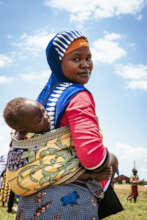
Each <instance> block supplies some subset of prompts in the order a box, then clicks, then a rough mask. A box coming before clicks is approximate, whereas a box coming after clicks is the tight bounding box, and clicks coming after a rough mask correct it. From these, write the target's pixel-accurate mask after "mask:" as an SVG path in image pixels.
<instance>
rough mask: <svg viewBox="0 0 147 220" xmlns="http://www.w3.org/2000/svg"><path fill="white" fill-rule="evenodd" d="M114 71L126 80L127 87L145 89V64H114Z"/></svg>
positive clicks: (146, 83) (146, 80) (146, 88)
mask: <svg viewBox="0 0 147 220" xmlns="http://www.w3.org/2000/svg"><path fill="white" fill-rule="evenodd" d="M115 73H116V74H118V75H120V76H121V77H122V78H124V79H126V80H127V86H126V87H127V88H130V89H143V90H147V65H142V64H138V65H132V64H129V65H122V64H119V65H116V66H115Z"/></svg>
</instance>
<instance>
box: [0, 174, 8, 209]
mask: <svg viewBox="0 0 147 220" xmlns="http://www.w3.org/2000/svg"><path fill="white" fill-rule="evenodd" d="M1 179H2V182H1V188H0V202H1V204H2V207H5V204H6V205H7V202H8V199H9V194H10V187H9V185H8V182H7V180H6V170H4V171H3V172H2V174H1Z"/></svg>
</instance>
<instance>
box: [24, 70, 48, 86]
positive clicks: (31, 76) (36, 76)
mask: <svg viewBox="0 0 147 220" xmlns="http://www.w3.org/2000/svg"><path fill="white" fill-rule="evenodd" d="M50 74H51V72H50V70H48V71H42V72H40V73H36V72H35V73H25V74H21V75H20V78H21V79H23V80H25V81H31V82H37V83H39V84H43V85H44V84H45V83H46V81H47V80H48V78H49V76H50Z"/></svg>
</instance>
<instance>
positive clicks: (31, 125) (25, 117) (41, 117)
mask: <svg viewBox="0 0 147 220" xmlns="http://www.w3.org/2000/svg"><path fill="white" fill-rule="evenodd" d="M19 118H21V120H20V123H19V126H20V128H22V129H23V130H24V131H26V132H33V133H40V132H45V131H49V130H50V121H49V117H48V114H47V112H46V111H45V109H44V107H43V106H42V105H41V104H39V103H38V102H35V101H31V100H27V101H26V102H25V104H24V106H23V107H22V108H21V110H20V112H19ZM20 130H21V129H20Z"/></svg>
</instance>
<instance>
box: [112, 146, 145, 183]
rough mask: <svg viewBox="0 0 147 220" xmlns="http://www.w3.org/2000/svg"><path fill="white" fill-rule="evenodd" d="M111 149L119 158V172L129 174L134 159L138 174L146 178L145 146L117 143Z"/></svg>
mask: <svg viewBox="0 0 147 220" xmlns="http://www.w3.org/2000/svg"><path fill="white" fill-rule="evenodd" d="M111 151H112V152H114V154H115V155H116V156H117V158H118V160H119V170H120V174H124V175H128V176H129V175H130V174H131V170H132V168H133V166H134V161H135V165H136V169H137V170H138V175H139V176H140V177H141V178H145V179H146V180H147V148H145V147H142V146H138V147H134V146H131V145H129V144H125V143H124V144H122V143H119V144H116V146H115V147H113V149H111Z"/></svg>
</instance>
